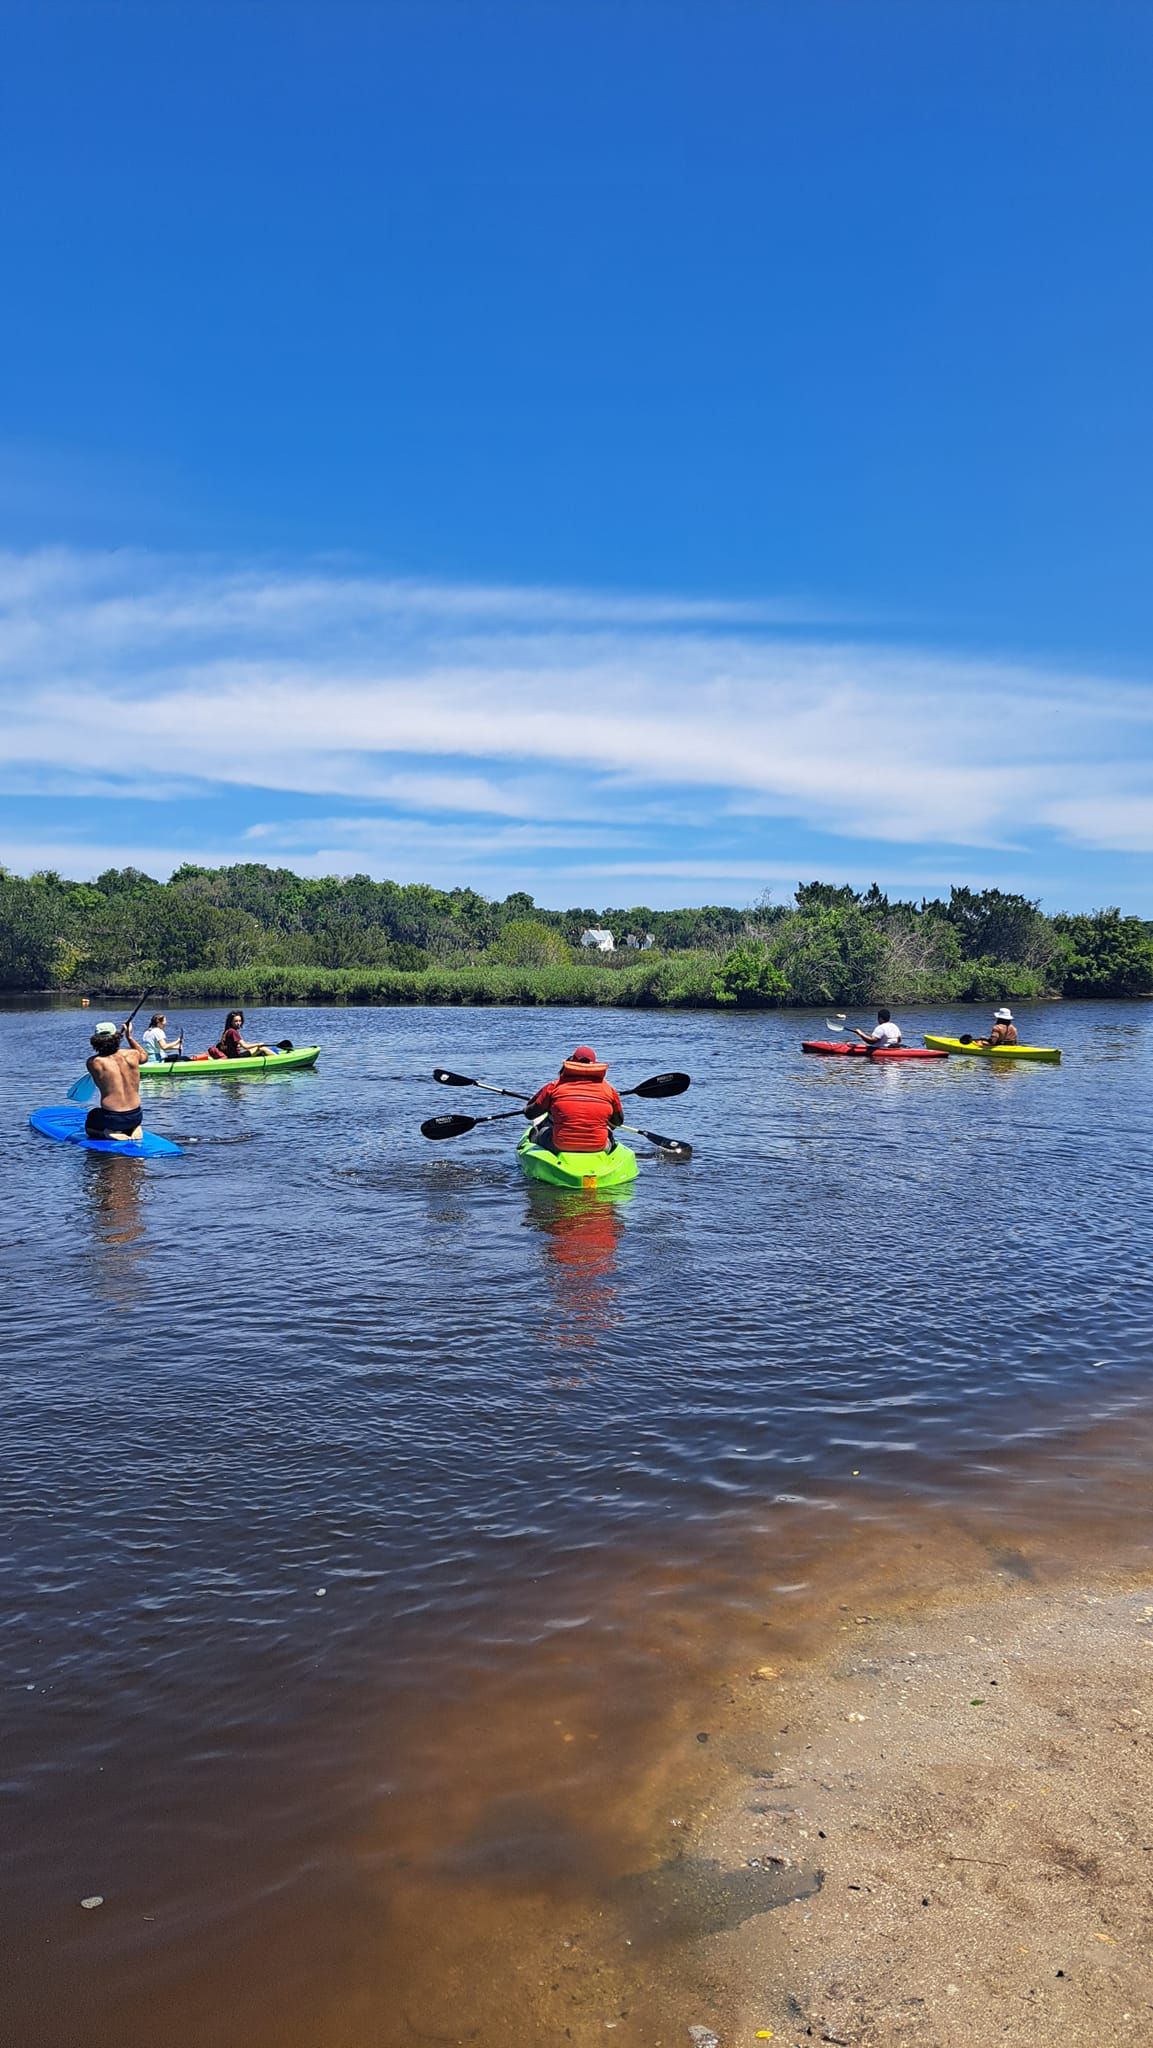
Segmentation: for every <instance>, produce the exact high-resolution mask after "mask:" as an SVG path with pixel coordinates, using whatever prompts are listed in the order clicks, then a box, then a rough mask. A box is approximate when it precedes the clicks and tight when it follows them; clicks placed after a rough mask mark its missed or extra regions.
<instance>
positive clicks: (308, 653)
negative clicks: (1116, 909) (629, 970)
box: [0, 0, 1153, 915]
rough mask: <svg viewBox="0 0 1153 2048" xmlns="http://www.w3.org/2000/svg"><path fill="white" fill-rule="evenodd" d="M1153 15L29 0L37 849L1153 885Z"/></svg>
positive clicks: (22, 214) (22, 437) (17, 826)
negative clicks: (1152, 236)
mask: <svg viewBox="0 0 1153 2048" xmlns="http://www.w3.org/2000/svg"><path fill="white" fill-rule="evenodd" d="M1151 83H1153V14H1151V13H1150V11H1149V10H1148V9H1147V8H1145V7H1143V6H1141V5H1139V4H1136V0H1134V4H1124V0H1086V4H1077V5H1071V4H1062V0H1045V4H1043V5H1042V4H1041V0H1015V4H1013V5H1006V4H1005V0H934V4H933V5H932V6H926V5H924V4H923V0H900V4H892V0H803V4H798V0H779V4H777V0H717V4H714V5H712V6H702V5H700V4H699V0H692V4H679V0H659V4H658V0H580V4H577V0H564V4H553V0H531V4H530V0H523V4H512V0H487V4H486V0H468V4H451V0H419V4H413V5H409V4H400V0H374V4H372V5H358V4H351V0H325V4H324V5H323V6H322V5H321V4H319V0H309V4H293V0H279V4H278V5H277V7H276V8H275V9H273V8H270V7H268V6H267V5H266V4H264V0H228V4H214V0H196V4H191V0H189V4H183V0H168V4H165V5H164V6H163V7H157V6H156V5H155V4H154V0H149V4H136V0H108V4H105V5H101V6H99V7H93V6H91V5H90V4H89V0H85V4H83V5H70V4H69V5H65V4H61V0H36V4H35V5H24V4H21V0H9V7H8V9H7V10H6V36H5V59H4V66H3V77H2V79H0V175H2V177H3V181H4V189H5V192H6V194H7V197H8V201H9V203H8V204H7V206H6V207H5V209H4V211H3V219H2V221H0V264H2V274H3V277H4V280H5V302H6V310H5V316H4V319H3V322H2V323H0V550H2V551H3V553H2V559H0V691H2V693H3V707H4V714H5V715H4V718H3V726H2V731H0V859H3V860H6V861H7V862H8V863H9V865H11V866H12V867H14V868H16V869H18V870H20V871H27V870H29V869H31V868H35V867H38V866H55V867H59V868H61V869H63V870H64V871H66V872H69V873H73V874H84V873H93V872H96V871H97V870H98V869H99V868H100V867H103V866H106V865H108V864H109V863H116V864H120V863H123V862H127V861H132V862H135V863H136V864H138V865H141V866H145V867H147V868H149V869H150V871H151V872H153V873H164V872H167V871H168V869H170V868H171V866H172V865H174V864H175V863H176V862H178V861H179V860H182V859H188V858H191V859H197V860H208V861H217V860H220V861H224V860H233V859H244V858H250V859H266V860H270V861H273V862H276V863H278V864H279V863H283V864H286V865H291V866H294V867H297V868H299V869H301V870H303V871H307V872H311V873H322V872H339V873H350V872H354V871H357V870H360V871H367V872H370V873H373V874H377V875H392V876H395V877H396V878H397V879H400V880H417V879H426V880H431V881H435V882H438V883H442V884H445V885H449V884H451V883H453V882H460V883H468V884H471V885H472V886H474V887H477V888H480V889H483V890H484V891H485V892H486V893H492V894H503V893H505V891H506V890H508V889H512V888H522V887H523V888H528V889H530V890H531V891H533V893H534V894H535V895H536V896H537V897H538V899H539V900H540V901H542V902H546V903H550V904H564V903H581V904H587V905H590V906H596V905H605V904H611V903H618V904H620V903H628V902H637V901H647V902H650V903H653V904H668V903H675V902H694V901H706V900H711V901H716V900H726V901H735V902H745V901H750V900H752V899H754V898H755V897H756V896H758V895H759V894H760V893H761V892H762V891H763V890H765V889H768V890H771V891H772V893H773V894H774V895H775V896H777V897H778V898H781V897H784V896H787V895H788V893H789V891H790V889H791V887H792V884H793V883H794V882H795V881H796V880H798V879H802V878H809V877H812V876H818V875H819V876H824V877H828V878H830V879H837V880H842V879H849V880H854V881H857V882H861V883H867V882H868V881H870V880H872V879H874V878H876V879H878V880H880V881H881V882H882V883H884V884H886V885H889V886H892V887H896V888H900V889H903V890H906V891H908V892H910V893H919V892H920V891H922V890H928V891H936V890H938V889H940V888H944V887H947V885H948V883H949V881H950V880H954V879H955V880H966V881H974V882H978V883H980V882H988V883H992V882H998V883H1001V884H1002V885H1003V886H1012V887H1018V888H1024V889H1026V890H1028V891H1029V893H1030V894H1035V895H1040V896H1041V897H1042V898H1043V900H1044V901H1045V903H1046V904H1047V905H1048V906H1049V907H1051V908H1052V907H1057V906H1060V905H1067V906H1069V907H1092V906H1094V905H1096V904H1099V903H1103V902H1120V903H1122V904H1123V905H1124V906H1125V907H1128V908H1135V909H1140V910H1142V911H1144V912H1145V914H1147V915H1153V879H1151V871H1150V862H1149V858H1148V856H1149V853H1150V851H1151V850H1153V689H1151V687H1150V678H1151V674H1153V579H1151V578H1150V574H1149V528H1150V518H1149V514H1150V502H1149V501H1150V478H1151V477H1153V459H1151V458H1153V447H1151V442H1153V431H1151V429H1153V395H1151V386H1150V374H1149V363H1150V360H1151V341H1153V335H1151V313H1153V277H1151V270H1150V254H1149V232H1148V222H1149V218H1150V213H1151V202H1153V137H1151V126H1150V123H1149V120H1148V105H1149V96H1150V86H1151Z"/></svg>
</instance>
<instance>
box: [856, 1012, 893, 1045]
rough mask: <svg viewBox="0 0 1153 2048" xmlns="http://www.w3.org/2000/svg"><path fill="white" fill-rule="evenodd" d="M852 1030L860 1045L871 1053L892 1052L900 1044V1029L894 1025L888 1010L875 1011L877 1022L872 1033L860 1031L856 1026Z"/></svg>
mask: <svg viewBox="0 0 1153 2048" xmlns="http://www.w3.org/2000/svg"><path fill="white" fill-rule="evenodd" d="M853 1029H854V1031H855V1032H856V1034H857V1037H858V1038H859V1039H860V1040H861V1043H862V1044H863V1045H867V1046H869V1047H870V1048H871V1050H872V1051H873V1052H892V1051H893V1050H894V1049H895V1047H897V1046H898V1045H900V1043H901V1027H900V1025H899V1024H894V1022H893V1019H892V1016H891V1015H890V1013H889V1011H888V1010H878V1011H877V1022H876V1025H875V1027H874V1029H873V1030H872V1031H867V1032H866V1031H862V1030H861V1029H860V1028H859V1026H857V1025H856V1024H854V1026H853Z"/></svg>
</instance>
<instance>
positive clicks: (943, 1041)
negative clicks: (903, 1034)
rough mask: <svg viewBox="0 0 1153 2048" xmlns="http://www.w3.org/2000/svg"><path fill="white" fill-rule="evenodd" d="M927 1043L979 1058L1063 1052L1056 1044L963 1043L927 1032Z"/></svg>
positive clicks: (1041, 1057) (1052, 1057)
mask: <svg viewBox="0 0 1153 2048" xmlns="http://www.w3.org/2000/svg"><path fill="white" fill-rule="evenodd" d="M925 1044H926V1045H929V1046H934V1047H938V1048H940V1049H941V1050H943V1051H945V1052H949V1053H954V1054H962V1053H969V1054H970V1055H971V1056H972V1057H973V1058H974V1059H978V1060H1049V1061H1050V1062H1056V1061H1057V1060H1059V1059H1060V1057H1061V1054H1060V1052H1059V1050H1058V1048H1057V1047H1056V1046H1055V1045H962V1043H961V1041H960V1039H959V1038H938V1037H937V1036H936V1035H935V1034H930V1033H929V1032H926V1033H925Z"/></svg>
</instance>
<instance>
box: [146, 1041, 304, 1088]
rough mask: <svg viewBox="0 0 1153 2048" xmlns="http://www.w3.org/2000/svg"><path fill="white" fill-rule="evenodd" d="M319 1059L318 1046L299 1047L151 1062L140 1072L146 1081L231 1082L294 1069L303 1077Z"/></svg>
mask: <svg viewBox="0 0 1153 2048" xmlns="http://www.w3.org/2000/svg"><path fill="white" fill-rule="evenodd" d="M319 1058H320V1047H319V1046H318V1045H298V1046H295V1047H294V1048H293V1050H292V1051H291V1052H274V1053H269V1054H267V1055H265V1054H263V1053H253V1055H252V1057H251V1058H250V1059H240V1060H204V1059H201V1060H155V1061H153V1060H148V1061H147V1062H146V1064H145V1065H144V1066H142V1067H141V1069H140V1078H141V1080H142V1081H167V1080H169V1079H171V1080H177V1081H179V1080H188V1081H192V1080H201V1081H204V1080H211V1081H220V1080H223V1079H231V1078H232V1076H233V1075H235V1074H272V1073H277V1074H279V1073H283V1072H286V1071H287V1070H288V1068H290V1067H294V1068H295V1069H296V1071H297V1072H298V1073H299V1071H300V1069H301V1068H302V1067H314V1066H315V1065H316V1062H317V1060H318V1059H319Z"/></svg>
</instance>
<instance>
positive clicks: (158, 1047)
mask: <svg viewBox="0 0 1153 2048" xmlns="http://www.w3.org/2000/svg"><path fill="white" fill-rule="evenodd" d="M167 1025H168V1019H167V1017H166V1016H165V1015H164V1012H163V1010H154V1011H153V1013H152V1016H151V1018H150V1020H149V1024H148V1029H147V1031H146V1032H145V1033H144V1035H143V1037H142V1038H141V1041H140V1042H141V1044H142V1045H143V1047H144V1049H145V1051H146V1052H147V1054H148V1057H149V1059H150V1060H151V1061H152V1063H153V1065H155V1064H156V1062H157V1061H158V1060H159V1061H162V1062H163V1061H164V1060H173V1059H179V1057H180V1054H181V1053H182V1052H183V1050H184V1040H183V1038H182V1037H181V1038H169V1037H168V1036H167V1035H166V1030H167Z"/></svg>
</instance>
